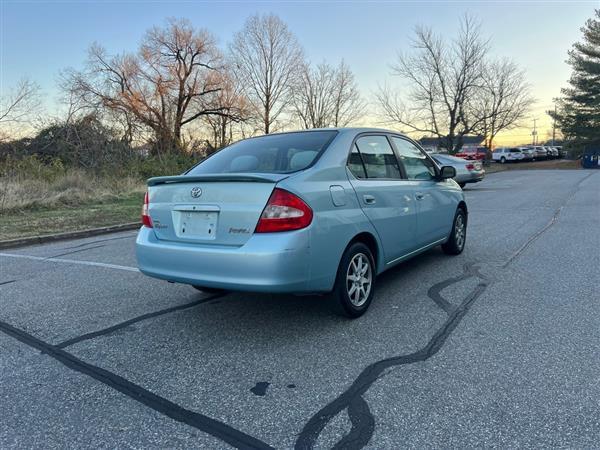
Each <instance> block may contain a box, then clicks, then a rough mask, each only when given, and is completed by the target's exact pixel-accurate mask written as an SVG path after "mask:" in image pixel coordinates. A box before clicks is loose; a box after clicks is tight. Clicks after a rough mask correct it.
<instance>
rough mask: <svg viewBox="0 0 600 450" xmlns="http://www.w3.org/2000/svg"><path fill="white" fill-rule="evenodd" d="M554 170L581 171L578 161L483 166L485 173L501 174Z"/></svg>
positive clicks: (560, 160)
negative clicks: (518, 171) (509, 171)
mask: <svg viewBox="0 0 600 450" xmlns="http://www.w3.org/2000/svg"><path fill="white" fill-rule="evenodd" d="M550 169H552V170H555V169H570V170H573V169H581V162H580V161H579V160H571V159H554V160H550V161H529V162H515V163H512V162H511V163H506V164H500V163H491V164H490V165H489V166H485V172H486V173H494V172H503V171H505V170H550Z"/></svg>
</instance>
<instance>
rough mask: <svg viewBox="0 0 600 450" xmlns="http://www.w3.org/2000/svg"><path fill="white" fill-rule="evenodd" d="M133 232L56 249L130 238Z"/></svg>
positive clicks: (67, 248)
mask: <svg viewBox="0 0 600 450" xmlns="http://www.w3.org/2000/svg"><path fill="white" fill-rule="evenodd" d="M136 233H137V231H136ZM134 234H135V233H130V234H128V235H127V236H119V237H113V238H106V239H95V240H93V241H90V242H84V243H83V244H77V245H71V246H69V247H61V248H59V249H58V250H69V249H71V248H80V247H85V246H86V245H92V244H97V243H98V242H107V241H116V240H119V239H131V237H132V236H133V235H134Z"/></svg>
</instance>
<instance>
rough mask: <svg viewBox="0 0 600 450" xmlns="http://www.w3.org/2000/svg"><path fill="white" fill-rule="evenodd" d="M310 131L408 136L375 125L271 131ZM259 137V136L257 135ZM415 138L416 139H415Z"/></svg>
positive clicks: (285, 132)
mask: <svg viewBox="0 0 600 450" xmlns="http://www.w3.org/2000/svg"><path fill="white" fill-rule="evenodd" d="M310 131H337V132H339V133H353V134H359V133H391V134H398V135H400V136H404V137H408V136H406V134H404V133H402V132H400V131H396V130H389V129H386V128H374V127H329V128H309V129H307V130H290V131H282V132H281V133H271V135H276V134H288V133H302V132H310ZM257 137H259V136H257ZM413 140H414V139H413Z"/></svg>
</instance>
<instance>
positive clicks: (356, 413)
mask: <svg viewBox="0 0 600 450" xmlns="http://www.w3.org/2000/svg"><path fill="white" fill-rule="evenodd" d="M467 278H477V279H479V280H480V281H479V283H478V284H477V286H475V288H474V289H473V290H471V291H470V292H469V294H468V295H467V296H466V297H464V298H463V299H462V301H461V303H460V304H459V305H458V306H457V307H454V306H452V305H451V303H450V302H449V301H448V300H446V299H444V298H443V297H442V295H441V294H440V292H441V291H442V290H443V289H445V288H446V287H448V286H450V285H451V284H454V283H457V282H459V281H462V280H466V279H467ZM489 284H490V279H489V278H488V277H486V276H484V275H482V274H481V272H479V269H478V268H477V266H476V265H475V263H468V264H466V265H465V266H464V268H463V274H461V275H459V276H456V277H452V278H449V279H447V280H444V281H441V282H439V283H437V284H435V285H433V286H432V287H431V288H430V289H429V290H428V296H429V297H430V298H431V299H432V300H433V301H434V302H435V304H436V305H438V306H439V307H440V308H441V309H442V310H444V311H445V312H446V313H447V314H448V318H447V319H446V321H445V322H444V324H443V325H442V326H441V327H440V328H439V329H438V330H437V331H436V333H435V334H434V335H433V337H432V338H431V339H430V340H429V342H428V343H427V345H426V346H425V347H423V348H421V349H420V350H417V351H416V352H413V353H410V354H408V355H399V356H395V357H392V358H386V359H383V360H380V361H377V362H375V363H373V364H370V365H369V366H367V367H366V368H365V369H363V371H362V372H361V373H360V374H359V376H358V377H357V378H356V379H355V380H354V382H353V383H352V384H351V385H350V387H348V388H347V389H346V390H345V391H344V392H343V393H342V394H340V395H339V396H338V397H337V398H335V399H334V400H332V401H331V402H330V403H328V404H327V405H326V406H325V407H323V408H321V410H320V411H318V412H317V413H316V414H315V415H313V416H312V417H311V418H310V420H309V421H308V422H307V423H306V424H305V425H304V428H303V429H302V431H301V432H300V434H299V436H298V438H297V440H296V444H295V448H296V449H312V448H314V447H315V445H316V443H317V440H318V438H319V436H320V435H321V433H322V432H323V430H324V429H325V427H326V426H327V425H328V424H329V423H330V422H331V421H332V420H333V419H334V418H335V417H336V416H337V415H338V414H339V413H340V412H342V411H343V410H347V413H348V417H349V419H350V422H351V424H352V427H351V429H350V431H349V432H348V434H346V435H345V436H343V437H342V438H341V439H340V440H339V441H338V442H337V443H336V444H335V446H334V448H344V449H360V448H363V447H364V446H365V445H366V444H367V443H368V442H369V441H370V439H371V437H372V436H373V433H374V431H375V418H374V417H373V415H372V413H371V412H370V410H369V407H368V404H367V402H366V400H365V398H364V394H365V393H366V392H367V391H368V390H369V388H370V387H371V386H372V385H373V384H374V383H375V382H376V381H377V380H379V379H380V378H382V377H383V376H384V375H385V372H386V371H387V370H388V369H390V368H395V367H398V366H402V365H407V364H413V363H416V362H422V361H426V360H428V359H429V358H431V357H432V356H433V355H435V354H436V353H437V352H438V351H439V350H440V349H441V348H442V346H443V345H444V343H445V342H446V340H447V339H448V337H449V336H450V335H451V334H452V331H454V329H455V328H456V327H457V326H458V324H459V323H460V322H461V320H462V319H463V317H464V316H465V315H466V313H467V312H468V311H469V308H470V307H471V305H472V304H473V302H474V301H475V300H476V299H477V298H479V296H481V294H483V292H484V291H485V289H486V288H487V286H488V285H489Z"/></svg>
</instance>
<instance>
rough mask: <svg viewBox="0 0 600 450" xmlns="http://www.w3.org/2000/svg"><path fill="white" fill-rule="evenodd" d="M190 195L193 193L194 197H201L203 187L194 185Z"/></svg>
mask: <svg viewBox="0 0 600 450" xmlns="http://www.w3.org/2000/svg"><path fill="white" fill-rule="evenodd" d="M190 195H191V196H192V197H193V198H198V197H200V196H201V195H202V188H200V187H198V186H196V187H193V188H192V190H191V191H190Z"/></svg>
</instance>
